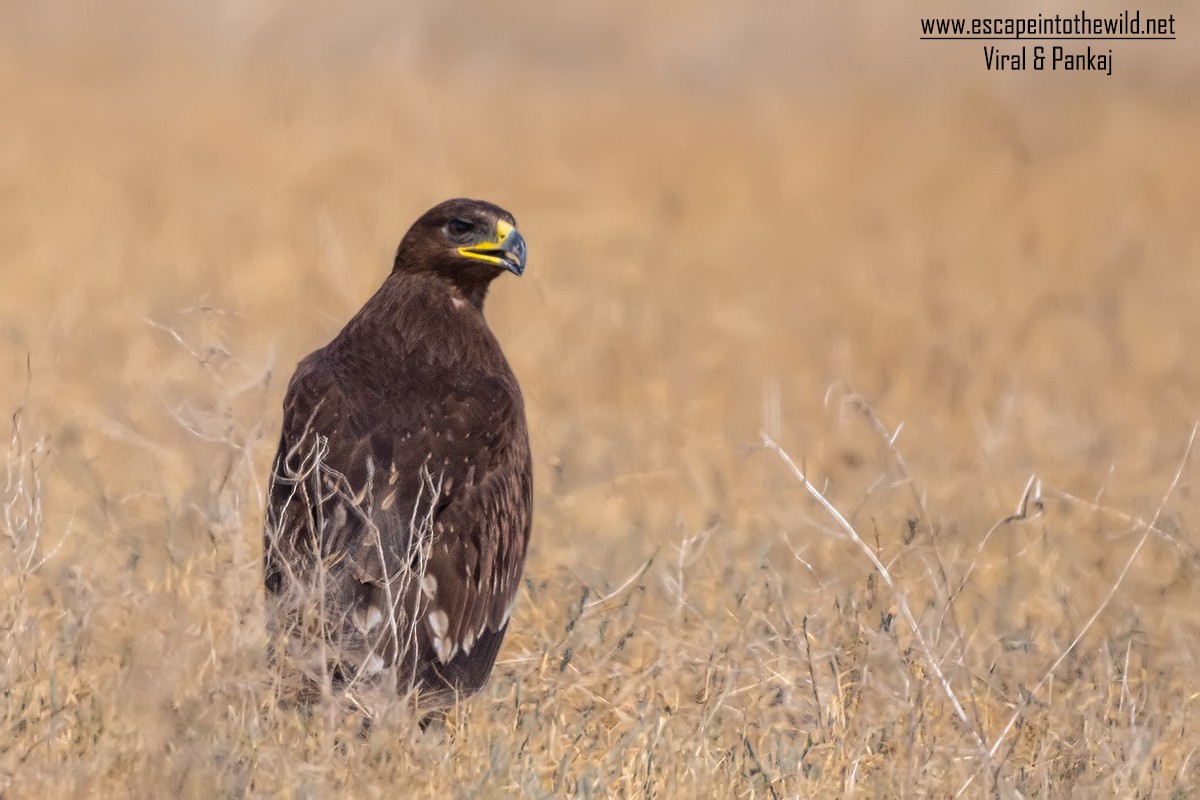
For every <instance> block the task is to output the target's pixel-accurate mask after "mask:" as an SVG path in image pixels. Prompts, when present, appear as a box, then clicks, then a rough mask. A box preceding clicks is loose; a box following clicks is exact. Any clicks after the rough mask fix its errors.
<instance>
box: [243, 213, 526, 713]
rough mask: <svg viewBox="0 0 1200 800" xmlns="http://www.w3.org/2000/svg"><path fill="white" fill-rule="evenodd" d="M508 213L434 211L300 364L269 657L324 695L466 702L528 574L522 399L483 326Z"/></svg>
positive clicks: (272, 507) (516, 238) (281, 477)
mask: <svg viewBox="0 0 1200 800" xmlns="http://www.w3.org/2000/svg"><path fill="white" fill-rule="evenodd" d="M524 269H525V240H524V238H523V237H522V236H521V234H520V233H519V232H518V231H517V228H516V221H515V220H514V219H513V217H512V215H511V214H509V213H508V212H507V211H505V210H503V209H501V208H499V207H497V206H495V205H492V204H491V203H486V202H481V201H477V200H467V199H458V200H449V201H446V202H444V203H441V204H440V205H437V206H435V207H434V208H432V209H430V210H429V211H428V212H426V213H425V214H424V215H423V216H422V217H421V218H420V219H418V220H417V221H416V223H414V224H413V226H412V228H411V229H409V231H408V233H406V234H405V236H404V238H403V240H402V241H401V242H400V246H399V248H398V250H397V251H396V259H395V263H394V265H393V267H392V271H391V274H390V275H388V277H387V279H386V280H385V281H384V282H383V285H382V286H381V287H380V288H379V290H378V291H377V292H376V293H375V295H374V296H373V297H372V298H371V299H370V300H368V301H367V303H366V305H364V306H363V308H362V310H360V311H359V312H358V313H357V314H355V315H354V317H353V318H352V319H351V320H350V321H349V323H347V325H346V327H345V328H343V329H342V331H341V332H340V333H339V334H338V335H337V336H335V337H334V338H333V341H331V342H330V343H329V344H327V345H326V346H324V347H322V348H321V349H319V350H317V351H315V352H313V353H311V354H310V355H309V356H308V357H307V358H305V359H304V360H303V361H301V362H300V364H299V366H298V367H297V368H296V372H295V375H293V377H292V379H291V382H290V383H289V385H288V389H287V395H286V398H285V400H284V413H283V432H282V436H281V437H280V441H279V450H278V453H277V455H276V458H275V462H274V468H273V471H272V475H271V486H270V489H269V494H268V498H267V519H266V525H265V537H264V547H263V561H264V582H265V584H266V590H267V595H268V600H269V606H270V607H271V608H270V612H271V619H272V621H273V627H272V630H273V637H274V642H273V647H274V649H275V652H276V653H278V648H279V647H280V646H283V647H286V648H288V650H289V651H290V653H291V654H292V655H293V656H294V657H295V658H296V659H298V660H299V662H300V663H302V664H306V665H307V666H306V667H304V668H303V672H304V674H305V675H307V677H308V678H309V679H311V681H314V682H318V683H319V681H320V680H324V681H325V683H324V685H325V686H328V687H331V688H333V689H339V688H342V689H348V688H352V687H353V686H355V685H356V684H359V683H364V684H366V683H370V684H374V685H379V684H381V683H382V684H384V685H387V686H392V685H393V684H394V686H395V689H396V691H397V692H399V693H400V694H403V695H407V694H408V693H409V692H411V691H415V692H416V693H417V695H418V704H419V706H421V707H423V708H427V709H428V708H445V707H446V706H448V705H450V704H451V703H452V702H453V699H454V698H455V697H462V696H466V695H469V694H472V693H474V692H476V691H478V690H479V689H480V688H481V687H482V686H483V685H484V683H485V682H486V681H487V679H488V676H489V675H490V674H491V671H492V665H493V664H494V662H495V660H496V653H497V651H498V650H499V649H500V643H501V641H503V639H504V634H505V631H506V630H507V628H508V621H509V615H510V613H511V612H512V606H513V599H514V596H515V595H516V592H517V587H518V582H519V580H520V577H521V572H522V569H523V566H524V563H525V552H526V546H527V544H528V542H529V531H530V520H531V514H532V492H533V478H532V468H531V457H530V450H529V435H528V430H527V428H526V423H525V410H524V402H523V400H522V397H521V390H520V388H519V387H518V385H517V380H516V378H515V377H514V375H513V373H512V370H511V369H510V368H509V365H508V362H507V361H506V360H505V358H504V354H503V353H502V352H501V350H500V345H499V343H498V342H497V340H496V337H495V336H494V335H493V334H492V331H491V329H490V328H489V327H488V325H487V323H486V322H485V321H484V317H483V303H484V298H485V295H486V294H487V290H488V286H489V284H491V282H492V281H493V280H494V279H495V278H497V277H498V276H499V275H500V274H501V273H503V272H511V273H513V274H515V275H521V273H522V272H523V271H524Z"/></svg>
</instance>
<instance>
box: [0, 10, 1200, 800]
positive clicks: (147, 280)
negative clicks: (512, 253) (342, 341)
mask: <svg viewBox="0 0 1200 800" xmlns="http://www.w3.org/2000/svg"><path fill="white" fill-rule="evenodd" d="M178 6H179V8H181V9H184V10H185V11H186V10H188V9H190V12H189V13H190V16H189V13H184V11H180V12H179V13H178V15H174V16H173V15H171V14H169V13H167V12H165V11H161V9H160V11H159V12H157V13H154V14H151V13H149V12H147V11H146V10H145V9H139V8H138V7H137V6H136V5H133V4H129V3H124V4H119V5H114V6H111V7H106V8H108V10H106V11H104V12H99V11H97V12H92V13H90V14H88V13H85V12H83V11H81V10H76V12H74V13H72V12H69V11H61V9H60V12H59V13H61V14H63V15H64V16H62V17H56V16H55V15H54V13H52V12H49V11H36V10H33V9H32V7H31V8H30V9H26V10H25V11H23V12H19V11H17V10H16V7H15V6H10V7H8V8H7V10H5V11H2V12H0V15H2V17H3V20H4V23H5V24H4V25H3V26H0V28H3V33H0V42H2V43H3V47H2V48H0V104H2V107H3V108H5V109H6V110H5V112H4V117H5V122H4V126H3V135H2V137H0V276H2V278H3V282H4V285H5V287H6V289H5V291H4V292H3V293H0V379H2V380H0V405H2V406H3V411H4V415H5V417H6V418H8V420H9V421H8V422H6V423H5V425H6V426H8V427H9V429H10V432H11V433H10V440H9V445H8V447H7V453H6V456H5V467H6V472H5V473H4V475H3V478H2V480H3V483H2V484H0V489H2V493H0V511H2V512H3V514H2V515H0V532H2V533H3V536H2V537H0V541H2V542H3V545H2V546H0V639H2V641H3V642H4V647H3V658H0V688H2V689H3V695H2V698H3V699H2V701H0V797H3V798H4V800H10V798H27V797H39V798H40V797H84V796H88V797H167V796H181V797H197V798H209V797H244V796H251V797H267V796H282V797H298V798H325V797H333V796H347V797H385V796H413V797H416V796H451V797H510V796H517V797H564V796H580V797H648V796H654V797H663V798H674V797H680V798H685V797H694V796H704V797H722V798H724V797H756V798H764V797H770V798H783V797H809V796H813V797H837V796H851V795H855V796H866V797H891V796H930V797H952V796H956V795H958V794H961V796H966V797H973V796H989V795H990V796H998V797H1035V796H1036V797H1061V796H1081V797H1083V796H1113V797H1134V796H1139V797H1187V796H1191V795H1193V794H1194V793H1195V792H1196V791H1197V787H1198V786H1200V757H1198V756H1197V750H1198V749H1200V728H1198V726H1200V680H1198V678H1197V675H1198V674H1200V586H1198V584H1197V578H1198V577H1200V535H1198V534H1197V532H1196V526H1197V525H1198V524H1200V512H1198V509H1197V497H1198V495H1197V490H1198V489H1200V485H1198V483H1197V481H1198V480H1200V453H1195V452H1190V448H1191V437H1192V434H1193V432H1194V427H1193V426H1194V425H1195V424H1196V422H1197V420H1200V359H1198V358H1197V357H1196V355H1195V351H1194V349H1193V346H1194V344H1195V343H1196V342H1198V341H1200V314H1197V312H1196V309H1197V307H1198V306H1200V269H1197V267H1198V266H1200V227H1197V224H1196V221H1197V219H1198V218H1200V156H1198V155H1197V153H1198V151H1197V149H1196V133H1197V131H1198V130H1200V102H1197V96H1196V94H1195V91H1194V86H1195V85H1196V84H1195V80H1196V78H1197V77H1198V76H1200V61H1198V60H1197V58H1196V57H1195V56H1194V55H1192V53H1193V52H1194V50H1195V48H1194V43H1193V44H1188V43H1187V42H1185V41H1180V42H1176V43H1174V44H1175V45H1177V46H1176V47H1175V48H1174V49H1169V48H1166V47H1164V48H1150V49H1147V47H1148V46H1147V45H1144V44H1142V43H1134V44H1130V45H1129V46H1128V47H1126V48H1125V49H1124V50H1122V51H1120V53H1118V58H1124V59H1125V61H1123V62H1121V61H1119V62H1118V67H1119V68H1120V66H1121V65H1122V64H1125V65H1126V67H1125V71H1124V72H1123V73H1121V74H1119V75H1115V76H1114V77H1113V78H1112V79H1107V78H1098V77H1095V76H1082V75H1081V76H1070V77H1063V76H1053V77H1051V76H1042V75H1038V76H1034V75H1030V76H1020V75H1005V76H996V75H989V74H987V73H985V72H983V70H982V68H981V67H980V63H977V62H981V58H980V57H979V56H978V55H977V54H976V52H975V51H976V50H977V49H978V46H977V45H976V44H966V45H963V46H962V47H958V46H957V45H946V44H942V43H938V44H936V45H935V47H937V48H938V49H932V48H930V47H924V46H920V45H917V44H916V43H914V42H910V41H909V40H910V39H914V38H915V35H916V34H915V31H916V28H915V22H914V21H913V20H912V19H909V18H908V16H907V15H906V14H901V13H899V12H895V11H890V12H889V14H890V16H888V15H883V16H875V17H872V19H871V20H867V19H858V18H856V17H855V16H854V13H853V12H851V11H843V12H837V11H832V10H827V11H825V12H823V15H824V16H822V17H821V18H820V19H819V20H818V21H817V22H813V21H812V20H808V19H807V18H806V17H805V16H804V14H803V12H799V11H790V12H789V11H787V10H785V9H783V8H778V9H775V10H776V12H778V16H776V17H774V18H768V19H765V20H757V19H754V18H750V17H749V16H748V15H747V14H746V13H745V12H733V11H729V10H728V9H726V10H725V11H722V10H721V9H720V8H718V7H716V6H713V7H709V6H707V5H705V6H703V8H704V9H705V11H704V13H700V12H698V11H697V12H696V13H692V14H686V15H681V14H678V13H672V12H669V11H667V10H664V11H661V12H652V11H648V10H639V8H638V7H637V6H634V5H633V4H631V3H625V4H615V5H612V6H607V7H605V8H606V10H604V11H599V10H596V11H589V10H587V9H586V8H585V7H577V6H570V7H563V8H562V9H560V10H559V11H558V12H557V16H555V17H554V18H553V19H552V20H550V21H548V22H543V23H542V24H541V27H539V26H538V25H537V24H535V23H534V16H533V15H534V14H535V12H536V9H535V8H533V7H532V6H530V5H529V4H524V3H520V2H518V3H516V4H515V5H507V6H505V7H504V9H503V10H489V7H483V6H476V5H471V4H467V5H466V6H455V7H454V10H451V8H450V7H449V6H447V7H446V8H445V9H444V10H441V8H440V7H438V6H428V7H425V6H422V7H421V10H420V11H419V12H418V10H416V9H415V8H414V9H412V10H410V12H409V13H410V14H411V17H410V18H409V19H408V20H407V23H406V24H402V23H405V17H404V15H398V14H397V13H396V12H395V11H392V10H389V9H388V8H387V7H386V6H384V5H382V4H370V3H363V4H362V7H361V10H360V11H361V13H358V14H348V13H347V12H344V11H342V10H336V9H334V8H333V7H332V5H329V6H328V7H326V5H323V4H319V3H309V4H298V5H295V6H288V7H284V6H282V5H272V4H269V3H259V4H257V5H254V4H246V5H245V6H235V5H233V4H225V5H214V6H213V9H215V10H211V11H209V12H201V11H199V10H197V9H198V6H197V7H192V6H189V5H187V4H185V3H179V4H178ZM697 8H699V6H698V7H697ZM497 9H499V7H497ZM217 10H220V11H221V13H222V14H224V15H225V16H224V17H220V18H219V19H218V18H217V16H218V15H217ZM942 11H943V13H952V12H948V11H947V10H946V9H942ZM622 13H624V14H631V15H636V16H635V17H634V18H633V19H632V21H631V20H630V19H628V18H623V17H622V16H621V14H622ZM912 13H913V17H914V19H915V15H916V13H917V11H915V10H914V11H913V12H912ZM930 13H931V12H930ZM208 14H211V15H212V18H209V16H206V15H208ZM730 15H733V16H730ZM743 17H746V18H745V19H743ZM818 22H819V23H820V24H817V23H818ZM821 25H825V26H826V28H825V29H824V30H825V31H826V33H827V34H828V35H825V34H823V33H822V28H821ZM789 26H791V27H792V28H793V29H794V30H795V31H797V32H800V33H797V36H798V37H799V38H798V41H799V43H800V44H799V45H797V47H799V49H797V50H795V52H794V53H793V52H792V50H789V49H788V48H789V46H790V45H789V34H788V29H789ZM1181 27H1183V26H1182V25H1181ZM235 34H237V35H235ZM1195 35H1196V34H1195V31H1194V30H1187V29H1184V30H1182V31H1181V37H1182V38H1187V37H1193V38H1194V36H1195ZM506 43H507V46H506ZM800 45H803V46H802V47H800ZM822 46H824V48H825V49H822ZM789 53H792V54H791V55H789ZM822 70H824V71H822ZM456 195H467V196H476V197H482V198H486V199H489V200H493V201H495V202H497V203H500V204H501V205H503V206H505V207H507V208H509V209H510V210H512V211H513V212H514V213H515V215H516V217H517V219H518V221H519V223H520V226H521V229H522V230H523V231H524V233H525V236H526V238H527V239H528V241H529V244H530V252H531V256H530V265H529V269H528V271H527V273H526V275H525V276H524V277H523V278H522V279H520V280H515V279H511V278H510V277H506V278H504V279H501V280H500V281H498V282H497V285H496V287H495V288H494V289H493V291H492V294H491V297H490V300H489V306H488V317H489V319H490V321H491V323H492V325H493V327H494V329H495V330H496V332H497V335H498V336H499V338H500V340H501V342H502V343H503V345H504V347H505V350H506V352H507V354H508V357H509V359H510V361H511V363H512V365H513V368H514V370H515V371H516V373H517V375H518V376H519V378H520V380H521V382H522V386H523V389H524V391H525V395H526V402H527V409H528V415H529V422H530V428H531V432H532V437H533V447H534V455H535V482H536V496H535V523H534V531H533V536H534V539H533V543H532V554H531V557H530V560H529V563H528V565H527V569H526V582H525V586H524V588H523V590H522V592H521V594H520V595H519V598H518V604H517V608H516V612H515V615H514V617H513V623H512V625H511V627H510V631H509V635H508V638H507V640H506V642H505V646H504V648H503V650H502V651H501V654H500V658H499V661H498V664H497V668H496V672H495V673H494V675H493V679H492V681H491V683H490V684H489V686H488V687H487V688H486V689H485V690H484V691H483V692H482V693H481V694H480V695H478V696H477V697H475V698H473V699H471V700H469V701H467V702H465V703H463V704H462V705H460V706H459V707H458V708H457V709H456V711H455V712H454V714H453V715H452V716H451V718H450V720H449V721H448V723H447V725H446V727H445V729H444V730H431V731H429V732H427V733H424V734H422V733H420V732H418V731H416V730H415V729H414V726H413V725H412V721H411V719H410V718H408V717H407V716H406V715H405V714H404V712H403V709H400V708H396V709H392V710H387V709H385V712H386V713H381V715H380V717H379V718H378V719H377V720H376V724H375V725H374V728H373V730H372V733H371V735H370V736H369V737H368V738H366V739H359V738H356V737H355V736H354V734H353V728H351V727H349V724H350V723H346V722H344V720H343V719H342V715H341V714H339V713H337V709H336V708H333V707H330V708H324V709H321V708H318V709H316V710H314V711H313V713H307V714H306V713H299V712H297V711H294V710H288V709H286V708H281V707H280V706H279V705H278V704H277V703H276V702H275V700H276V697H275V684H274V682H273V677H272V675H271V672H270V670H269V669H268V668H267V666H266V662H265V657H264V649H265V643H266V634H265V632H264V627H263V619H262V609H261V587H260V580H261V570H260V552H261V551H260V547H261V530H262V528H261V526H262V516H263V496H264V491H265V485H264V484H265V479H266V475H267V471H268V465H269V461H270V458H271V457H272V455H273V449H274V445H275V443H276V441H277V435H278V425H279V419H280V403H281V400H282V396H283V391H284V388H285V386H286V382H287V379H288V377H289V376H290V374H291V370H292V369H293V367H294V365H295V364H296V362H297V361H298V360H299V359H300V358H301V357H302V356H303V355H305V354H306V353H307V352H309V351H310V350H311V349H313V348H315V347H317V346H320V345H321V344H323V343H325V342H326V341H327V340H328V339H329V338H330V337H331V336H333V335H334V334H335V333H336V332H337V330H338V329H339V328H340V326H341V325H342V323H343V322H344V321H345V320H347V319H348V318H349V316H350V315H351V314H352V313H353V312H354V311H355V310H356V309H357V308H358V307H359V306H360V305H361V303H362V302H363V301H364V300H365V299H366V298H367V297H368V296H369V295H370V293H371V292H372V291H373V290H374V289H375V287H376V286H377V285H378V284H379V282H380V281H381V280H382V279H383V277H384V275H385V274H386V272H387V269H388V267H389V265H390V258H391V254H392V252H393V250H394V248H395V245H396V243H397V241H398V240H399V237H400V235H401V234H402V233H403V232H404V230H405V229H406V227H407V226H408V224H409V223H410V222H411V221H412V220H413V219H415V218H416V216H418V215H419V214H420V213H421V212H422V211H424V210H425V209H426V208H427V207H429V206H430V205H432V204H433V203H435V202H437V201H439V200H441V199H444V198H446V197H450V196H456ZM764 434H766V435H767V436H769V437H770V439H771V441H773V442H776V443H777V444H778V447H779V448H781V449H782V452H784V453H786V454H787V455H788V456H789V457H790V459H791V460H792V462H793V464H794V466H795V470H793V469H792V468H791V467H790V466H789V465H788V464H787V463H786V462H785V460H784V459H781V458H780V452H779V451H777V450H775V449H772V448H771V447H767V446H764V438H763V435H764ZM800 474H802V475H803V476H805V478H806V479H807V481H808V483H807V486H806V484H805V481H804V480H803V479H802V478H801V477H800ZM810 490H811V491H810ZM1019 511H1023V513H1015V512H1019ZM834 512H836V514H835V513H834ZM837 515H840V516H841V519H840V520H839V519H838V517H837ZM876 559H877V561H878V563H876ZM914 626H915V627H914Z"/></svg>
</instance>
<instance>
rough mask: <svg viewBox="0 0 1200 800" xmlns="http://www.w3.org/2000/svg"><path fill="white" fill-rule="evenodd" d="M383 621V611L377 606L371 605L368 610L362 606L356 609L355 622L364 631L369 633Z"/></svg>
mask: <svg viewBox="0 0 1200 800" xmlns="http://www.w3.org/2000/svg"><path fill="white" fill-rule="evenodd" d="M381 622H383V612H382V611H380V610H379V609H378V608H377V607H375V606H371V607H369V608H368V609H367V610H366V611H363V609H361V608H356V609H354V624H355V625H357V626H358V629H359V630H360V631H362V632H363V633H367V632H369V631H371V630H374V628H375V627H376V626H377V625H379V623H381Z"/></svg>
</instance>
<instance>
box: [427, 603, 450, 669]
mask: <svg viewBox="0 0 1200 800" xmlns="http://www.w3.org/2000/svg"><path fill="white" fill-rule="evenodd" d="M429 627H430V629H431V630H432V631H433V635H434V637H435V638H438V639H440V638H442V637H443V636H445V635H446V631H447V630H449V628H450V618H449V617H448V616H446V612H445V611H442V610H440V609H439V610H437V611H431V612H429ZM442 660H443V661H444V660H445V659H442Z"/></svg>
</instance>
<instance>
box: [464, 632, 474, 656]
mask: <svg viewBox="0 0 1200 800" xmlns="http://www.w3.org/2000/svg"><path fill="white" fill-rule="evenodd" d="M474 646H475V634H474V633H468V634H467V638H465V639H463V643H462V650H463V653H465V654H466V655H471V648H472V647H474Z"/></svg>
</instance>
